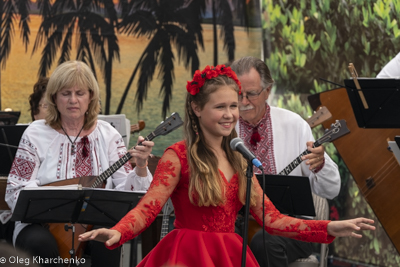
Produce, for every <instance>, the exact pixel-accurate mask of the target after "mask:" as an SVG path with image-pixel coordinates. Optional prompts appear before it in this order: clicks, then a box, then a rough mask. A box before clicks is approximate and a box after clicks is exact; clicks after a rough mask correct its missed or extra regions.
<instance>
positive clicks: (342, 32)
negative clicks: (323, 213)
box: [262, 0, 400, 266]
mask: <svg viewBox="0 0 400 267" xmlns="http://www.w3.org/2000/svg"><path fill="white" fill-rule="evenodd" d="M262 10H263V16H262V18H263V26H262V27H263V48H264V54H265V60H266V62H267V64H268V66H269V67H270V69H271V72H272V76H273V77H274V79H275V81H276V84H275V88H274V91H275V96H274V97H273V99H270V100H271V103H272V104H273V105H278V106H281V107H284V108H287V109H290V110H292V111H294V112H296V113H299V114H301V115H302V116H303V117H304V118H308V116H310V115H311V114H312V110H311V108H310V106H309V104H308V102H307V96H308V95H310V94H314V93H318V92H323V91H326V90H330V89H333V88H337V87H340V86H335V85H332V84H330V83H326V82H324V81H321V80H319V78H320V77H321V78H324V79H326V80H329V81H332V82H335V83H337V84H344V82H343V80H344V79H348V78H349V77H350V74H349V71H348V68H347V66H348V64H349V63H350V62H352V63H353V64H354V66H355V67H356V69H357V72H358V74H359V76H361V77H375V76H376V75H377V74H378V72H379V71H380V70H381V69H382V67H383V66H384V65H385V64H386V63H387V62H389V61H390V60H391V59H392V58H393V57H394V56H395V55H397V53H399V52H400V30H399V14H400V2H399V1H395V0H394V1H392V0H376V1H369V0H366V1H364V0H360V1H359V0H344V1H335V0H307V1H305V0H296V1H294V0H263V1H262ZM338 104H339V103H338ZM320 127H321V126H319V127H317V128H315V130H314V134H315V137H316V138H318V136H321V134H322V128H320ZM326 151H327V153H328V154H329V155H330V156H331V157H332V158H333V159H334V160H335V162H336V163H337V164H338V166H339V168H340V173H341V179H342V187H341V191H340V194H339V196H338V197H337V198H335V199H334V200H332V201H330V218H331V219H333V220H337V219H347V218H354V217H355V216H363V217H368V218H373V219H374V220H375V221H376V222H377V225H378V228H377V230H376V231H375V232H371V233H364V237H363V238H362V239H354V238H338V239H336V240H335V241H334V242H333V243H332V244H331V245H330V250H329V255H330V257H333V258H344V259H347V260H350V261H353V262H362V263H366V264H373V265H377V266H399V265H400V257H399V254H398V252H397V250H396V249H395V247H394V246H393V244H392V243H391V241H390V239H389V238H388V236H387V235H386V232H385V231H384V229H383V228H382V227H381V225H380V224H379V221H378V219H377V218H376V217H375V215H374V213H373V211H372V210H371V208H370V207H369V205H368V204H367V202H366V201H365V199H364V197H363V196H362V194H361V192H360V190H359V188H358V187H357V185H356V184H355V182H354V179H353V177H352V176H351V175H350V173H349V171H348V170H347V168H346V166H345V163H344V162H343V160H342V159H341V158H340V155H338V153H337V152H336V150H335V147H334V146H333V145H332V144H330V145H328V146H326ZM366 164H369V163H366ZM371 164H373V163H371ZM360 168H362V166H360ZM349 266H350V265H349ZM352 266H355V265H352Z"/></svg>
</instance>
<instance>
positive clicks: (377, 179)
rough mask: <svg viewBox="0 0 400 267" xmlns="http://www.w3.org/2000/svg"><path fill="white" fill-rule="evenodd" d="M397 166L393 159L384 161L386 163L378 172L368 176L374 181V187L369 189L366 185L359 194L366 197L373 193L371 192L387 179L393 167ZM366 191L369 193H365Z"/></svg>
mask: <svg viewBox="0 0 400 267" xmlns="http://www.w3.org/2000/svg"><path fill="white" fill-rule="evenodd" d="M388 164H389V165H388ZM397 164H398V163H397V161H396V160H395V159H394V158H391V159H389V160H388V161H386V163H385V164H383V165H382V167H381V168H380V169H379V170H378V171H376V172H375V174H373V175H372V176H370V177H371V178H372V179H373V181H374V187H372V188H370V189H369V188H368V185H367V184H365V185H363V186H362V187H361V188H360V189H361V192H363V194H364V195H365V197H367V196H368V195H369V194H371V193H372V192H373V190H374V189H375V188H376V187H377V186H378V185H379V184H381V183H382V182H383V181H384V180H385V179H386V178H388V177H387V176H388V175H389V174H390V171H391V169H392V168H393V167H395V166H396V165H397ZM368 190H369V192H367V191H368ZM364 191H366V192H364Z"/></svg>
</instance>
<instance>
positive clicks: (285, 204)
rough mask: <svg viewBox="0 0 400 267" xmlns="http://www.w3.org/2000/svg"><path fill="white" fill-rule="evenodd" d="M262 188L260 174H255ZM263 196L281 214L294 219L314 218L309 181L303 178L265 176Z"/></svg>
mask: <svg viewBox="0 0 400 267" xmlns="http://www.w3.org/2000/svg"><path fill="white" fill-rule="evenodd" d="M256 177H257V180H258V182H259V184H260V186H261V187H262V184H263V182H262V178H263V176H262V175H261V174H256ZM265 194H266V195H267V196H268V198H269V199H270V200H271V201H272V203H273V204H274V206H275V207H276V208H277V209H278V210H279V211H280V212H281V213H282V214H287V215H289V216H294V217H302V216H306V217H310V216H311V217H315V207H314V201H313V198H312V193H311V186H310V180H309V178H308V177H305V176H292V175H289V176H287V175H275V174H273V175H265Z"/></svg>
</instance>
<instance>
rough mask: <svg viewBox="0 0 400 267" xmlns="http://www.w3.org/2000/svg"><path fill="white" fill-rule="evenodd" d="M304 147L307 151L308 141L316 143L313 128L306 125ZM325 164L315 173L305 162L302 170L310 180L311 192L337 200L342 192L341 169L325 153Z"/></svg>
mask: <svg viewBox="0 0 400 267" xmlns="http://www.w3.org/2000/svg"><path fill="white" fill-rule="evenodd" d="M303 133H304V139H303V142H304V146H305V149H304V150H306V149H307V147H306V143H307V142H308V141H315V139H314V137H313V135H312V131H311V128H310V127H309V126H308V125H307V124H306V123H305V124H304V132H303ZM324 157H325V164H324V166H323V167H322V169H321V170H320V171H319V172H317V173H313V172H312V171H310V169H309V167H310V165H306V164H305V162H302V164H301V170H302V172H303V174H304V175H305V176H308V177H309V178H310V185H311V190H312V191H313V192H314V193H315V194H317V195H319V196H321V197H324V198H327V199H333V198H335V197H336V196H337V195H338V194H339V191H340V174H339V169H338V166H337V165H336V163H335V162H334V161H333V160H332V159H331V158H330V157H329V156H328V154H327V153H326V152H325V153H324Z"/></svg>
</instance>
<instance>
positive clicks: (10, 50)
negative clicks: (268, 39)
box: [0, 0, 262, 156]
mask: <svg viewBox="0 0 400 267" xmlns="http://www.w3.org/2000/svg"><path fill="white" fill-rule="evenodd" d="M0 12H1V18H2V21H1V31H0V61H1V66H2V68H1V73H0V75H1V76H0V78H1V83H0V85H1V87H0V89H1V110H4V109H5V108H12V109H13V110H18V111H21V118H20V120H19V123H28V122H30V115H29V104H28V97H29V95H30V94H31V93H32V90H33V85H34V83H35V82H36V81H37V79H38V77H39V76H49V75H50V74H51V73H52V71H53V70H54V68H55V67H56V66H57V65H59V64H60V63H61V62H64V61H66V60H75V59H78V60H82V61H84V62H86V63H87V64H88V65H89V66H90V67H91V68H92V69H93V71H94V72H95V75H96V77H97V79H98V82H99V85H100V89H101V101H102V112H103V114H118V113H122V114H125V115H126V117H127V118H128V119H129V120H130V121H131V123H132V124H133V123H137V121H138V120H144V121H145V123H146V128H145V129H144V130H143V131H142V132H141V133H140V134H141V135H143V136H146V135H147V134H149V133H150V132H151V131H152V130H154V129H155V128H156V126H157V125H158V124H159V123H160V122H161V121H162V120H163V118H165V116H169V114H171V113H172V112H178V113H180V114H181V115H182V116H183V107H184V99H185V92H186V82H187V81H188V80H191V77H192V73H194V71H195V70H196V69H199V68H204V67H205V66H206V65H216V64H223V63H226V62H229V61H231V60H234V59H235V58H239V57H242V56H245V55H253V56H258V57H259V56H260V55H261V44H262V32H261V23H260V21H261V20H260V14H261V12H260V3H259V1H256V0H251V1H249V0H247V1H241V0H200V1H197V0H196V1H191V0H176V1H175V0H174V1H166V0H165V1H148V0H146V1H143V0H130V1H127V0H121V1H117V0H114V1H113V0H96V1H84V0H55V1H54V0H36V1H34V0H32V1H28V0H25V1H23V0H19V1H8V0H6V1H3V0H1V1H0ZM181 138H182V131H181V130H177V131H175V132H173V133H171V134H169V135H167V136H162V137H158V138H157V139H155V140H154V141H155V142H156V146H155V148H154V149H153V152H154V154H155V155H159V156H160V155H162V153H163V151H164V150H165V148H166V147H168V146H169V145H171V144H173V143H174V142H176V141H179V140H180V139H181ZM135 139H137V135H136V136H135V138H131V141H130V146H132V145H134V140H135Z"/></svg>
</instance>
